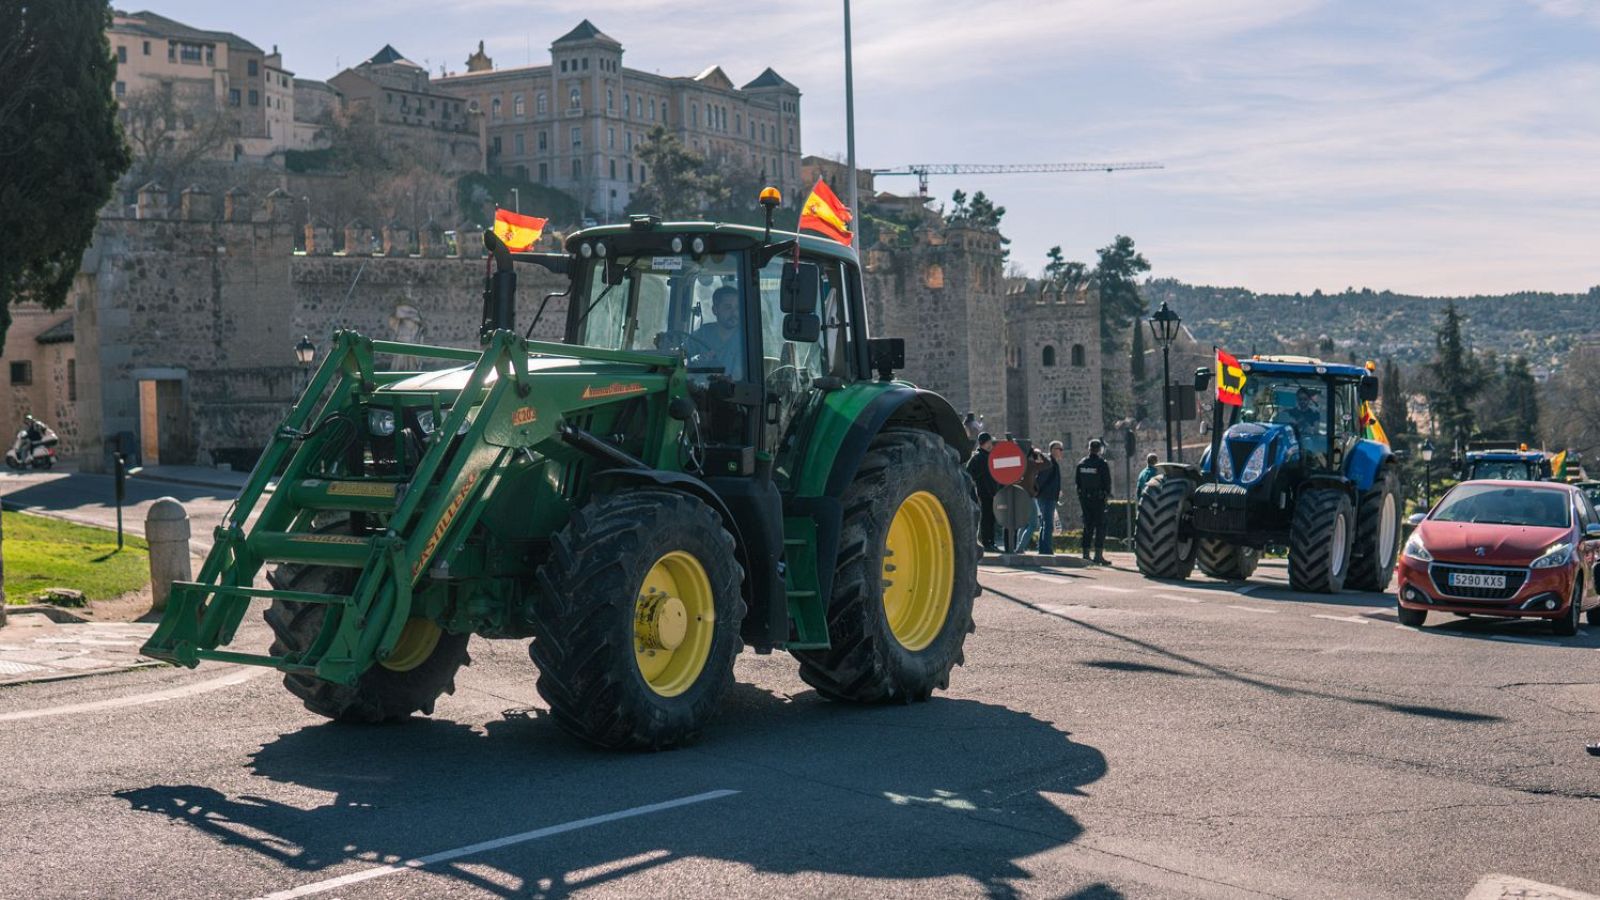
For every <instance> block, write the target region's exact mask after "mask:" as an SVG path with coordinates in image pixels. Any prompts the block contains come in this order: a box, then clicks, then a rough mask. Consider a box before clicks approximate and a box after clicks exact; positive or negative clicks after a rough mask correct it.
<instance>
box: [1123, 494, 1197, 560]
mask: <svg viewBox="0 0 1600 900" xmlns="http://www.w3.org/2000/svg"><path fill="white" fill-rule="evenodd" d="M1193 493H1194V486H1193V485H1191V484H1190V483H1189V479H1187V478H1183V477H1179V476H1172V475H1166V474H1162V475H1157V476H1156V477H1154V478H1152V479H1150V483H1149V485H1147V486H1146V487H1145V489H1144V493H1143V494H1141V495H1139V534H1138V538H1137V539H1136V540H1135V541H1134V543H1133V558H1134V560H1135V561H1136V562H1137V563H1138V564H1139V571H1140V572H1141V573H1143V574H1144V575H1145V576H1146V577H1148V578H1165V579H1171V580H1174V581H1182V580H1183V579H1185V578H1188V577H1189V575H1190V574H1191V573H1193V572H1194V563H1195V555H1196V547H1197V545H1198V544H1199V542H1198V541H1196V540H1195V539H1194V538H1192V537H1184V536H1183V520H1184V517H1185V516H1187V515H1188V514H1189V503H1190V497H1191V496H1192V495H1193Z"/></svg>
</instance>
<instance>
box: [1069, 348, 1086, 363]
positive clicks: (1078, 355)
mask: <svg viewBox="0 0 1600 900" xmlns="http://www.w3.org/2000/svg"><path fill="white" fill-rule="evenodd" d="M1072 364H1073V365H1075V366H1078V367H1079V368H1082V367H1083V366H1085V365H1087V363H1086V362H1084V353H1083V345H1082V344H1073V345H1072Z"/></svg>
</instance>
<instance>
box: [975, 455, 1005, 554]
mask: <svg viewBox="0 0 1600 900" xmlns="http://www.w3.org/2000/svg"><path fill="white" fill-rule="evenodd" d="M993 449H994V436H993V435H991V434H989V432H987V431H985V432H983V433H982V434H980V435H978V449H977V450H976V451H975V452H974V453H973V454H972V457H971V458H970V459H968V460H967V474H968V475H971V476H972V481H973V483H975V484H976V485H977V486H978V510H979V519H978V540H979V541H980V542H981V543H982V544H983V549H985V550H988V551H990V552H993V553H998V552H999V548H998V547H996V546H995V545H994V495H995V494H996V493H998V492H999V490H1000V485H999V484H997V483H995V480H994V476H993V475H990V474H989V451H991V450H993Z"/></svg>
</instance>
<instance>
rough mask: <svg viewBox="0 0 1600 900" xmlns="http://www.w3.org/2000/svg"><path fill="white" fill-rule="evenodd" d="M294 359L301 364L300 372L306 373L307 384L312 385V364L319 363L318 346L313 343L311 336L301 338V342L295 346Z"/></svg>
mask: <svg viewBox="0 0 1600 900" xmlns="http://www.w3.org/2000/svg"><path fill="white" fill-rule="evenodd" d="M294 359H295V362H297V363H299V364H300V371H301V372H304V373H305V382H306V384H307V385H308V386H309V385H310V384H311V364H312V363H314V362H316V361H317V345H316V344H313V343H311V335H309V334H305V335H301V336H300V342H299V343H297V344H295V345H294Z"/></svg>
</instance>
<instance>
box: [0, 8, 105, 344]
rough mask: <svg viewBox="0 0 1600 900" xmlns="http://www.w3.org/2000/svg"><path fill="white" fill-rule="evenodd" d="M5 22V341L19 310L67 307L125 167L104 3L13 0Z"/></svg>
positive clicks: (1, 217) (0, 120) (0, 106)
mask: <svg viewBox="0 0 1600 900" xmlns="http://www.w3.org/2000/svg"><path fill="white" fill-rule="evenodd" d="M0 9H4V10H5V11H6V12H5V14H4V15H3V16H0V23H3V25H4V28H3V31H4V33H3V34H0V86H3V87H0V339H3V338H4V335H5V331H6V329H7V328H9V327H10V325H11V311H10V307H11V304H12V303H16V302H18V301H33V302H36V303H39V304H42V305H43V306H45V307H46V308H48V309H56V308H59V307H60V306H61V305H62V304H63V303H65V302H66V299H67V292H68V291H69V290H70V289H71V287H72V280H73V278H74V277H75V276H76V275H77V274H78V264H79V261H80V259H81V258H82V256H83V251H84V249H85V248H86V247H88V246H89V241H90V240H91V239H92V238H93V237H94V227H95V222H96V220H97V218H98V213H99V210H100V207H101V206H103V205H105V203H106V201H107V200H109V199H110V198H111V192H112V189H113V187H114V186H115V184H116V181H117V179H118V178H119V177H121V175H122V173H123V172H124V171H126V170H127V168H128V162H129V155H128V147H127V144H126V143H125V142H124V141H123V138H122V130H121V128H120V127H119V126H118V124H117V106H116V101H115V100H114V99H113V98H112V96H111V84H112V81H113V79H114V76H115V74H116V65H115V63H114V62H113V60H112V57H111V47H110V45H109V44H108V43H107V41H106V29H107V28H108V27H110V25H111V8H110V6H108V5H107V4H106V2H105V0H50V2H48V3H39V2H32V3H29V2H26V0H6V2H5V3H4V6H3V7H0Z"/></svg>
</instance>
